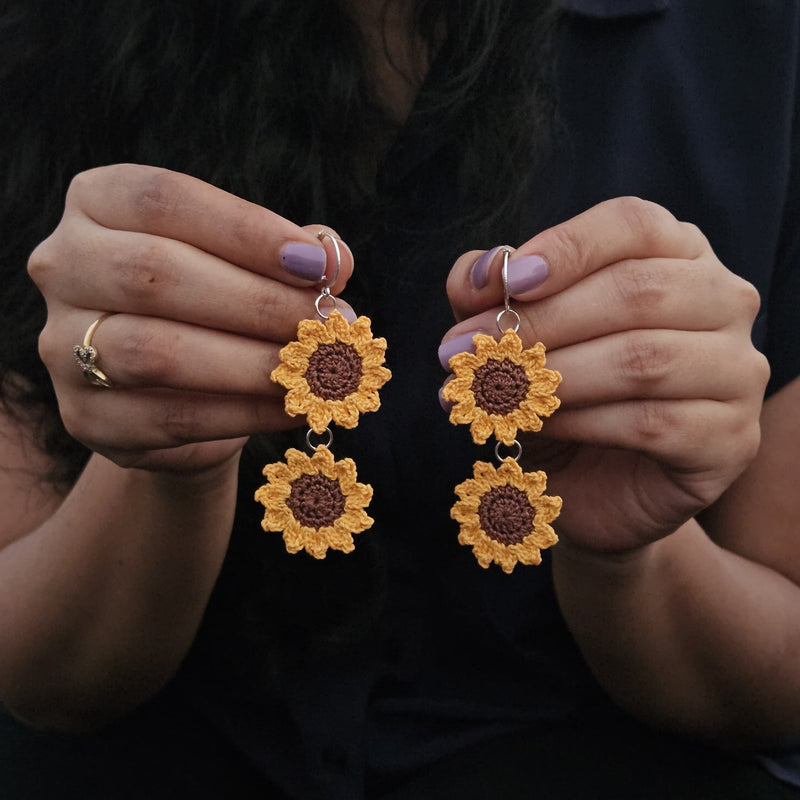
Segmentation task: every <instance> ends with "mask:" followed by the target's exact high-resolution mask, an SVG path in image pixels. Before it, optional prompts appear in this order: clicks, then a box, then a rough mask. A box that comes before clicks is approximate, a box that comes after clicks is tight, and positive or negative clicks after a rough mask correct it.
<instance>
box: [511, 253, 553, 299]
mask: <svg viewBox="0 0 800 800" xmlns="http://www.w3.org/2000/svg"><path fill="white" fill-rule="evenodd" d="M507 274H508V293H509V294H510V295H511V296H512V297H516V296H517V295H520V294H525V292H529V291H530V290H531V289H535V288H536V287H537V286H540V285H541V284H542V283H544V280H545V278H546V277H547V262H546V261H545V260H544V259H543V258H542V257H541V256H521V257H520V258H515V259H514V260H513V261H509V262H508V273H507Z"/></svg>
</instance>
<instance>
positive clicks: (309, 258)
mask: <svg viewBox="0 0 800 800" xmlns="http://www.w3.org/2000/svg"><path fill="white" fill-rule="evenodd" d="M280 256H281V264H283V268H284V269H285V270H286V271H287V272H288V273H289V274H290V275H294V277H295V278H301V279H302V280H304V281H314V282H317V281H321V280H322V279H323V277H324V276H325V262H326V258H327V256H326V254H325V249H324V248H323V247H318V246H317V245H315V244H306V243H305V242H287V243H286V244H285V245H284V246H283V247H282V248H281V253H280Z"/></svg>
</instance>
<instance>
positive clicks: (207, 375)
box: [0, 165, 353, 728]
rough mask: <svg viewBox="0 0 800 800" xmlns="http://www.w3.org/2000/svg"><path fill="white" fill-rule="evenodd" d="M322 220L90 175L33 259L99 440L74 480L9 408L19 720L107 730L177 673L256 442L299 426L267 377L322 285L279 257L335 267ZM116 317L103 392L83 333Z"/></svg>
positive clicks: (80, 412) (87, 426)
mask: <svg viewBox="0 0 800 800" xmlns="http://www.w3.org/2000/svg"><path fill="white" fill-rule="evenodd" d="M320 230H329V229H327V228H323V227H322V226H310V227H308V228H305V229H303V228H300V227H298V226H296V225H294V224H293V223H291V222H288V221H287V220H285V219H282V218H280V217H278V216H277V215H275V214H272V213H271V212H269V211H267V210H265V209H263V208H261V207H259V206H256V205H253V204H250V203H247V202H245V201H243V200H241V199H239V198H237V197H234V196H232V195H229V194H227V193H225V192H222V191H220V190H219V189H216V188H214V187H211V186H209V185H208V184H205V183H203V182H201V181H198V180H196V179H194V178H190V177H188V176H185V175H180V174H177V173H173V172H168V171H166V170H162V169H155V168H151V167H144V166H137V165H117V166H112V167H104V168H100V169H96V170H92V171H90V172H88V173H83V174H81V175H79V176H78V177H77V178H76V179H75V180H74V181H73V183H72V185H71V187H70V190H69V192H68V195H67V200H66V208H65V212H64V216H63V218H62V220H61V222H60V224H59V225H58V227H57V228H56V230H55V231H54V232H53V234H52V235H51V236H50V237H48V239H47V240H45V242H43V243H42V244H41V245H40V246H39V247H37V249H36V250H35V251H34V253H33V254H32V256H31V258H30V264H29V270H30V273H31V276H32V277H33V278H34V280H35V281H36V282H37V284H38V285H39V287H40V289H41V291H42V293H43V294H44V296H45V299H46V301H47V308H48V319H47V325H46V327H45V329H44V331H43V332H42V334H41V337H40V352H41V356H42V358H43V360H44V362H45V364H46V365H47V367H48V369H49V371H50V374H51V377H52V380H53V384H54V386H55V390H56V394H57V396H58V401H59V406H60V410H61V415H62V418H63V420H64V424H65V426H66V427H67V429H68V430H69V431H70V433H71V434H72V435H73V436H74V437H75V438H77V439H78V440H80V441H81V442H83V443H84V444H85V445H86V446H87V447H89V448H90V449H91V450H92V451H93V453H94V454H93V455H92V457H91V458H90V459H89V463H88V465H87V467H86V469H85V471H84V473H83V474H82V475H81V477H80V478H79V480H78V481H77V483H76V484H75V486H74V487H71V488H69V489H68V490H67V489H62V490H59V489H58V488H57V487H55V486H53V485H51V484H49V483H47V481H46V478H45V476H46V475H47V471H48V468H49V466H50V465H49V464H48V461H47V458H46V457H45V456H44V455H43V454H41V453H40V452H38V450H37V448H36V446H35V444H34V442H33V436H32V433H31V431H30V430H29V429H28V428H26V426H25V425H24V423H23V422H21V421H20V420H16V419H13V418H12V417H10V416H8V415H3V417H2V420H0V435H2V438H3V448H2V450H0V452H2V456H0V458H1V459H2V464H0V466H2V467H3V469H2V470H0V499H2V500H3V501H4V502H3V503H2V507H0V547H2V549H1V550H0V700H1V701H2V702H3V703H5V704H6V705H7V706H8V707H9V708H10V709H11V710H12V711H13V712H14V713H16V714H17V715H18V716H20V717H22V718H24V719H26V720H28V721H29V722H31V723H32V724H36V725H39V726H48V727H60V728H85V727H93V726H96V725H98V724H102V723H103V722H105V721H107V720H108V719H111V718H113V717H115V716H117V715H119V714H121V713H123V712H124V711H126V710H128V709H130V708H133V707H135V706H136V705H138V704H139V703H141V702H142V701H143V700H145V699H146V698H148V697H150V696H151V695H152V694H153V693H154V692H155V691H157V689H158V688H160V686H162V685H163V684H164V683H165V682H166V681H167V680H168V679H169V677H170V676H171V675H172V674H174V672H175V670H176V669H177V666H178V665H179V663H180V661H181V659H182V658H183V656H184V655H185V653H186V651H187V650H188V647H189V645H190V644H191V641H192V639H193V637H194V634H195V632H196V630H197V626H198V625H199V622H200V619H201V618H202V614H203V611H204V609H205V606H206V603H207V600H208V597H209V595H210V592H211V589H212V587H213V584H214V581H215V580H216V577H217V574H218V572H219V569H220V566H221V563H222V559H223V556H224V553H225V550H226V547H227V543H228V538H229V535H230V530H231V524H232V519H233V512H234V507H235V501H236V484H237V467H238V457H239V453H240V450H241V447H242V446H243V444H244V442H245V441H246V438H247V437H248V436H249V435H250V434H252V433H257V432H264V431H272V430H278V429H286V428H289V427H292V426H295V425H297V424H298V421H297V420H293V419H290V418H289V417H287V416H286V415H285V413H284V411H283V396H282V395H283V390H282V389H281V388H280V387H277V386H275V385H274V384H273V383H272V382H271V381H270V378H269V375H270V372H271V370H272V369H273V368H274V367H275V366H276V365H277V364H278V351H279V349H280V347H281V346H282V345H284V344H285V343H286V342H287V341H289V340H291V339H293V338H294V336H295V334H296V330H297V323H298V321H299V320H300V319H303V318H307V317H309V316H313V315H314V313H315V310H314V300H315V298H316V296H317V294H318V291H317V289H315V288H313V287H314V284H312V283H311V282H309V281H302V280H299V279H297V278H295V277H293V276H292V274H290V273H288V272H287V271H286V270H285V269H284V267H283V266H282V262H281V253H282V252H285V247H286V246H287V244H288V243H290V242H294V243H304V244H309V245H314V246H318V247H320V248H323V247H324V248H326V250H327V251H328V252H327V254H326V255H323V264H326V265H327V267H326V268H327V269H328V277H329V278H331V279H332V278H333V276H332V274H331V270H332V269H333V265H334V264H335V252H334V251H333V245H332V242H331V241H330V239H329V238H327V237H325V238H323V239H322V240H320V239H319V238H318V237H317V234H318V232H319V231H320ZM320 253H323V251H322V250H321V249H320ZM341 259H342V263H341V269H340V270H339V273H338V276H337V277H336V279H335V280H333V282H332V284H331V287H330V288H331V291H332V292H333V293H334V294H336V293H338V292H339V291H340V290H341V288H342V287H343V286H344V285H345V283H346V281H347V279H348V277H349V276H350V274H351V272H352V268H353V262H352V256H351V254H350V252H349V250H348V248H347V247H346V246H343V247H342V248H341ZM339 307H340V309H341V310H342V311H343V313H345V314H350V315H352V309H349V308H348V307H347V305H346V304H341V303H340V306H339ZM109 311H110V312H114V316H112V317H109V318H108V319H106V320H105V321H104V322H103V323H102V325H101V326H100V327H99V328H98V329H97V331H96V333H95V336H94V339H93V344H94V345H95V346H96V347H97V350H98V352H99V353H100V361H99V363H101V364H102V366H103V369H104V371H105V372H106V373H107V374H108V376H109V377H110V379H111V380H112V382H113V383H114V388H113V389H100V388H98V387H96V386H92V385H90V384H89V383H88V382H87V381H85V380H84V378H83V376H82V374H81V371H80V370H79V369H77V367H76V365H75V363H74V360H73V359H72V345H73V344H74V343H75V342H79V341H80V340H81V339H82V336H83V332H84V331H85V330H86V328H87V327H88V326H89V325H90V324H91V323H92V321H93V320H95V319H97V318H98V317H99V316H100V315H101V314H102V313H105V312H109Z"/></svg>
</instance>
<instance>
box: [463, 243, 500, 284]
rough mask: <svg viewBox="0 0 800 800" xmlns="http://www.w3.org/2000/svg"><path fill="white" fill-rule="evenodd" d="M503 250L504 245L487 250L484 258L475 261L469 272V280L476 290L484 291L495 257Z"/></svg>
mask: <svg viewBox="0 0 800 800" xmlns="http://www.w3.org/2000/svg"><path fill="white" fill-rule="evenodd" d="M502 249H503V245H499V246H498V247H493V248H492V249H491V250H487V251H486V252H485V253H484V254H483V255H482V256H479V257H478V258H476V259H475V263H474V264H473V265H472V269H471V270H470V271H469V279H470V282H471V283H472V285H473V287H474V288H475V289H483V288H484V287H485V286H486V284H487V283H488V282H489V267H490V266H491V265H492V261H493V260H494V257H495V256H496V255H497V254H498V253H499V252H500V251H501V250H502Z"/></svg>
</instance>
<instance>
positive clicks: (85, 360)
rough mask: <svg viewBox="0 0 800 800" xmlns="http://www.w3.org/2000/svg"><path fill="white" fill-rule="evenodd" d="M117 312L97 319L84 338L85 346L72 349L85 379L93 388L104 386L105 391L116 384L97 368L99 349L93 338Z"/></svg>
mask: <svg viewBox="0 0 800 800" xmlns="http://www.w3.org/2000/svg"><path fill="white" fill-rule="evenodd" d="M114 313H115V312H108V313H107V314H103V315H102V316H101V317H99V318H98V319H96V320H95V321H94V322H93V323H92V324H91V325H90V326H89V327H88V328H87V329H86V334H85V335H84V337H83V344H76V345H75V346H74V347H73V348H72V352H73V353H74V354H75V361H76V362H77V364H78V366H79V367H80V368H81V369H82V370H83V377H84V378H86V380H87V381H89V383H91V384H92V385H93V386H102V387H103V388H105V389H108V388H110V387H111V386H113V385H114V384H113V383H112V382H111V380H110V379H109V377H108V375H106V374H105V372H103V370H101V369H100V368H99V367H98V366H97V357H98V353H97V348H96V347H94V346H93V345H92V337H93V336H94V334H95V332H96V331H97V329H98V327H99V326H100V323H101V322H102V321H103V320H104V319H108V317H111V316H113V314H114Z"/></svg>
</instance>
